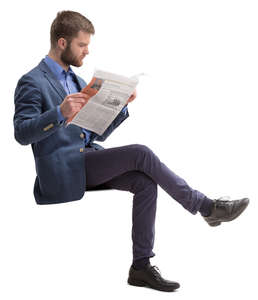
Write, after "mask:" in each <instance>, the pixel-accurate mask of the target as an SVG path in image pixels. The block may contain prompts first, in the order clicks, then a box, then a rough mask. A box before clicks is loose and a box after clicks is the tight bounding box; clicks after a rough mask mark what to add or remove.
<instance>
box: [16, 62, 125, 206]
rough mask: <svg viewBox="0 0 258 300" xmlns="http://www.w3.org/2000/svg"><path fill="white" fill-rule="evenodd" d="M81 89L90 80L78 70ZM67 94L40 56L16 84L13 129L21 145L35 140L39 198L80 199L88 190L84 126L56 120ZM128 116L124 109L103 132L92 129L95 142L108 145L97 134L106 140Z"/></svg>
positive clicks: (50, 200)
mask: <svg viewBox="0 0 258 300" xmlns="http://www.w3.org/2000/svg"><path fill="white" fill-rule="evenodd" d="M77 81H78V85H79V86H80V88H81V89H82V88H83V87H85V85H86V82H85V81H84V80H83V79H82V78H80V77H79V76H77ZM66 96H67V94H66V92H65V90H64V88H63V87H62V85H61V84H60V82H59V81H58V80H57V79H56V78H55V77H54V75H53V73H52V72H51V71H50V69H49V68H48V67H47V65H46V64H45V62H44V60H42V61H41V62H40V63H39V65H38V66H37V67H35V68H34V69H32V70H31V71H29V72H28V73H27V74H25V75H23V76H22V77H21V78H20V80H19V81H18V84H17V87H16V89H15V96H14V101H15V114H14V135H15V139H16V140H17V141H18V142H19V143H20V144H22V145H28V144H31V147H32V151H33V154H34V159H35V165H36V173H37V176H36V179H35V184H34V197H35V200H36V202H37V204H51V203H62V202H68V201H74V200H79V199H81V198H82V197H83V195H84V193H85V190H86V182H87V178H86V176H85V164H87V161H85V153H84V149H85V145H84V137H83V136H82V135H81V133H82V130H81V128H80V127H78V126H76V125H69V126H68V127H65V124H64V122H62V123H59V122H58V113H57V105H60V104H61V103H62V101H63V100H64V98H65V97H66ZM128 116H129V113H128V110H127V109H126V114H125V113H124V112H122V111H121V112H120V113H119V114H118V116H117V117H116V118H115V119H114V121H113V122H112V123H111V124H110V126H109V127H108V128H107V129H106V131H105V132H104V133H103V134H102V135H101V136H100V135H98V134H96V133H93V135H92V138H91V141H90V143H91V145H92V146H93V147H95V148H96V149H97V150H100V151H101V150H102V149H104V148H103V147H102V146H100V145H98V144H96V143H94V140H97V141H104V140H105V139H106V138H107V137H108V136H109V135H110V134H111V132H112V131H113V130H114V129H115V128H116V127H118V126H119V125H120V124H121V123H122V122H123V121H124V120H125V119H126V118H127V117H128Z"/></svg>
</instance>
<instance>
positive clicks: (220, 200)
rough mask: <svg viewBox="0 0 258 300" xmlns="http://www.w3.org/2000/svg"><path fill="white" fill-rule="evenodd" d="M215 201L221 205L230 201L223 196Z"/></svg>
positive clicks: (227, 197)
mask: <svg viewBox="0 0 258 300" xmlns="http://www.w3.org/2000/svg"><path fill="white" fill-rule="evenodd" d="M216 201H217V203H222V204H223V202H228V201H230V197H229V196H223V197H220V198H218V199H216Z"/></svg>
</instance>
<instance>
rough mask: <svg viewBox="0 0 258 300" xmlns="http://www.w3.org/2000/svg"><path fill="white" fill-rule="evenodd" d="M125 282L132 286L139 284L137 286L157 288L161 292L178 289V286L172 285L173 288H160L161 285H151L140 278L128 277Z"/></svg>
mask: <svg viewBox="0 0 258 300" xmlns="http://www.w3.org/2000/svg"><path fill="white" fill-rule="evenodd" d="M127 283H128V284H130V285H133V286H139V287H147V288H151V289H154V290H159V291H162V292H173V291H174V290H176V289H178V288H179V287H174V288H172V287H171V288H170V289H166V288H162V287H153V286H151V285H150V284H147V283H145V282H144V281H141V280H137V279H132V278H130V277H129V278H128V280H127Z"/></svg>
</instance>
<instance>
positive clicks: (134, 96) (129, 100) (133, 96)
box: [126, 90, 136, 104]
mask: <svg viewBox="0 0 258 300" xmlns="http://www.w3.org/2000/svg"><path fill="white" fill-rule="evenodd" d="M135 98H136V90H134V92H133V93H132V95H131V96H130V98H129V99H128V100H127V102H126V104H128V103H130V102H132V101H133V100H134V99H135Z"/></svg>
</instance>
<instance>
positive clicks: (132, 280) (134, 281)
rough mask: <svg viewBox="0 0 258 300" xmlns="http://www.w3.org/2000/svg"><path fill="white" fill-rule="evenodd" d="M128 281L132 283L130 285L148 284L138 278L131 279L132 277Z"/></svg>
mask: <svg viewBox="0 0 258 300" xmlns="http://www.w3.org/2000/svg"><path fill="white" fill-rule="evenodd" d="M127 282H128V283H129V284H130V285H135V286H145V285H146V284H145V283H144V282H143V281H141V280H137V279H131V278H128V280H127Z"/></svg>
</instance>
